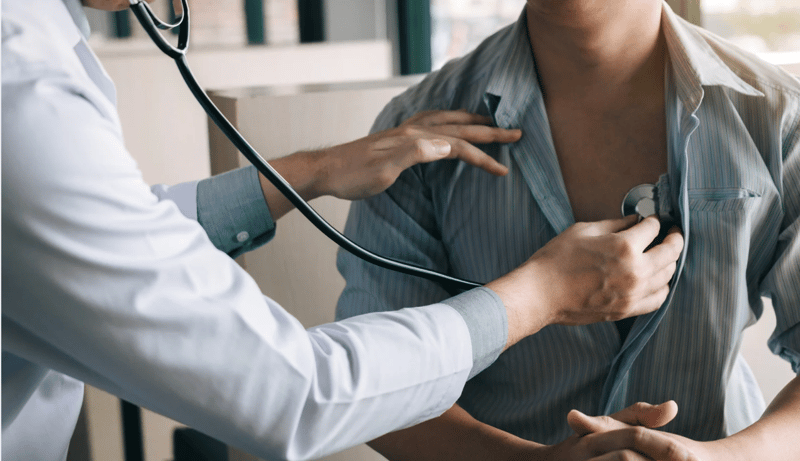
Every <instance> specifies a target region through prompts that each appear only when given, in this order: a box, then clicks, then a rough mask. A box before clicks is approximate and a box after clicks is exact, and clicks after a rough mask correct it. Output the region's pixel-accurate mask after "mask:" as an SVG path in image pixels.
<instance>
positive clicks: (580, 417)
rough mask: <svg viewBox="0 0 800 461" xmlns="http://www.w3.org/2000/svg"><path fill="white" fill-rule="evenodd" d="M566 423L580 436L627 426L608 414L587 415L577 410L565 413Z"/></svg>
mask: <svg viewBox="0 0 800 461" xmlns="http://www.w3.org/2000/svg"><path fill="white" fill-rule="evenodd" d="M567 424H569V427H570V428H571V429H572V430H573V431H575V434H577V435H578V436H581V437H582V436H584V435H586V434H592V433H595V432H607V431H612V430H616V429H624V428H626V427H628V426H627V424H623V423H621V422H619V421H617V420H615V419H611V418H609V417H608V416H587V415H585V414H583V413H581V412H580V411H578V410H572V411H570V412H569V414H567Z"/></svg>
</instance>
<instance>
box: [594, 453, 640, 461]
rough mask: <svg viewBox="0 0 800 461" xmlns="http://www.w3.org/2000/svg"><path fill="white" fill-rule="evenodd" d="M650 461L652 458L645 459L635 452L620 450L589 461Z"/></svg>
mask: <svg viewBox="0 0 800 461" xmlns="http://www.w3.org/2000/svg"><path fill="white" fill-rule="evenodd" d="M650 459H651V458H648V457H645V456H644V455H641V454H639V453H636V452H635V451H631V450H620V451H615V452H612V453H606V454H604V455H601V456H598V457H595V458H592V459H590V460H589V461H640V460H650Z"/></svg>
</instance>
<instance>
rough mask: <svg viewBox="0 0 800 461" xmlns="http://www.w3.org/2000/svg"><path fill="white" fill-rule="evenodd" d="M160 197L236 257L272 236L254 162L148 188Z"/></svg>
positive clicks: (273, 227)
mask: <svg viewBox="0 0 800 461" xmlns="http://www.w3.org/2000/svg"><path fill="white" fill-rule="evenodd" d="M151 190H152V191H153V194H155V195H156V197H158V199H159V200H171V201H172V202H174V203H175V204H176V205H177V206H178V209H179V210H180V212H181V213H182V214H183V215H184V216H186V217H187V218H189V219H193V220H196V221H197V222H199V223H200V225H201V226H203V229H205V231H206V234H208V238H209V239H210V240H211V243H213V244H214V246H216V247H217V248H218V249H220V250H222V251H224V252H225V253H228V255H230V256H231V257H234V258H235V257H237V256H239V255H241V254H242V253H246V252H248V251H252V250H255V249H256V248H258V247H260V246H261V245H264V244H265V243H267V242H269V241H270V240H272V237H274V236H275V221H274V220H273V219H272V215H271V214H270V212H269V208H268V207H267V202H266V201H265V200H264V195H263V193H262V191H261V184H260V183H259V179H258V170H256V169H255V167H253V166H249V167H244V168H239V169H236V170H232V171H228V172H226V173H222V174H219V175H216V176H212V177H210V178H207V179H204V180H202V181H190V182H186V183H182V184H178V185H175V186H165V185H161V184H159V185H156V186H153V187H152V188H151Z"/></svg>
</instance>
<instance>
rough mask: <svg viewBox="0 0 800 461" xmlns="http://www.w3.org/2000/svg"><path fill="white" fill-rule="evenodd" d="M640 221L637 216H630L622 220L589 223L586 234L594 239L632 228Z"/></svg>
mask: <svg viewBox="0 0 800 461" xmlns="http://www.w3.org/2000/svg"><path fill="white" fill-rule="evenodd" d="M638 219H639V218H638V217H637V216H636V215H630V216H626V217H624V218H620V219H605V220H603V221H597V222H592V223H588V226H586V233H587V234H589V235H590V236H592V237H599V236H601V235H608V234H614V233H617V232H620V231H623V230H626V229H628V228H630V227H631V226H633V225H634V224H636V222H637V221H638Z"/></svg>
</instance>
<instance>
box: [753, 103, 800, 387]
mask: <svg viewBox="0 0 800 461" xmlns="http://www.w3.org/2000/svg"><path fill="white" fill-rule="evenodd" d="M794 101H795V104H794V109H793V110H791V111H787V112H788V113H790V114H793V115H794V117H793V118H794V123H793V124H791V125H789V129H788V130H785V131H784V132H785V133H788V135H787V136H786V137H787V142H786V143H785V144H784V145H785V146H786V147H785V148H784V156H783V171H782V176H781V178H782V179H781V186H780V189H781V199H782V204H783V213H784V214H783V222H782V223H781V231H780V234H779V235H778V246H777V251H776V253H775V260H774V263H773V265H772V268H771V269H770V271H769V272H768V273H767V276H766V277H765V278H764V282H763V284H762V293H764V294H765V295H766V296H769V297H770V298H772V305H773V306H774V308H775V318H776V326H775V331H774V332H773V333H772V336H770V339H769V342H768V344H769V347H770V349H771V350H772V351H773V352H774V353H775V354H777V355H779V356H780V357H782V358H783V359H785V360H787V361H788V362H789V363H790V364H791V365H792V369H793V370H794V372H795V373H797V374H800V98H795V100H794Z"/></svg>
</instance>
